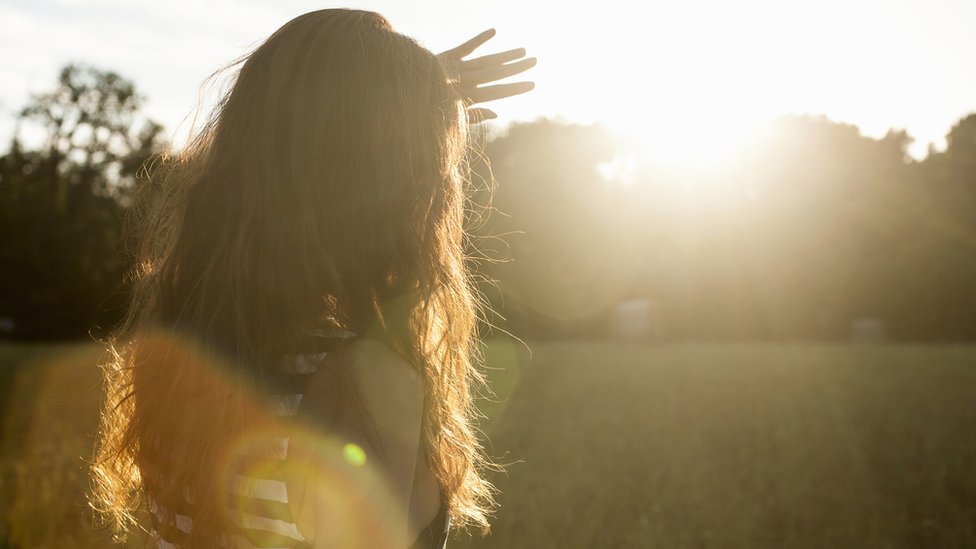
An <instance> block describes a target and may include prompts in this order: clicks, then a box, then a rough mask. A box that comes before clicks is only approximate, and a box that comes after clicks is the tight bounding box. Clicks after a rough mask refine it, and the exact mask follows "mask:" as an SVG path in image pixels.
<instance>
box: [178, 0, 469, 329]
mask: <svg viewBox="0 0 976 549" xmlns="http://www.w3.org/2000/svg"><path fill="white" fill-rule="evenodd" d="M462 113H463V109H462V108H461V104H460V100H459V98H458V96H457V94H456V92H455V91H454V89H453V88H452V86H451V85H450V84H449V82H448V81H447V79H446V78H445V76H444V73H443V71H442V70H441V68H440V66H439V64H438V62H437V59H436V57H435V56H434V55H433V54H431V53H430V52H429V51H427V50H425V49H423V48H422V47H420V46H419V45H417V44H416V43H415V42H413V41H412V40H411V39H409V38H407V37H405V36H403V35H400V34H397V33H396V32H394V31H393V30H392V29H391V28H390V26H389V24H388V23H387V22H386V21H385V20H384V19H383V18H382V17H380V16H379V15H377V14H374V13H370V12H359V11H347V10H323V11H318V12H313V13H309V14H306V15H303V16H301V17H298V18H296V19H294V20H293V21H291V22H289V23H288V24H286V25H285V26H284V27H282V28H281V29H280V30H279V31H277V32H276V33H275V34H274V35H272V36H271V37H270V38H269V39H268V40H267V41H266V42H265V43H264V44H263V45H262V46H261V47H260V48H258V49H257V50H256V51H255V52H254V53H253V54H252V55H251V56H250V57H249V58H248V59H247V60H246V61H245V62H244V64H243V66H242V67H241V70H240V74H239V76H238V78H237V82H236V85H235V86H234V87H233V90H232V91H231V93H230V94H229V95H228V97H227V98H226V101H225V102H224V103H223V104H222V105H221V107H220V110H219V114H218V116H217V117H216V118H215V120H214V121H213V123H212V126H211V127H210V128H208V131H206V132H205V134H204V135H203V136H202V138H201V139H202V141H203V142H202V143H197V144H196V146H197V147H199V148H200V149H206V150H205V151H204V150H200V151H193V152H194V153H196V154H197V155H198V156H199V158H198V159H193V160H195V161H202V165H201V166H198V167H195V168H196V169H199V174H198V175H196V174H195V175H194V181H193V183H192V188H188V189H186V191H187V196H186V209H185V212H184V218H183V220H182V222H181V225H182V227H181V235H180V238H179V240H178V242H177V247H178V248H179V251H178V253H179V254H180V256H181V257H180V262H181V263H182V264H181V265H179V266H178V271H177V269H173V271H174V272H172V273H170V276H171V280H168V282H170V283H172V284H173V286H174V288H176V289H177V290H176V291H177V293H178V295H179V297H181V298H182V297H184V296H187V297H189V296H191V295H192V296H193V299H194V300H195V301H197V302H199V301H200V299H199V297H198V296H200V297H204V298H205V299H206V298H212V299H217V300H224V301H226V303H223V305H224V306H226V307H229V308H239V309H243V310H245V311H249V312H255V311H261V312H263V313H264V314H262V315H261V317H260V318H252V319H251V320H252V321H253V322H260V323H262V324H265V323H268V322H269V321H271V322H275V323H277V324H278V325H280V326H283V327H285V330H287V331H291V332H293V331H294V330H293V329H294V328H295V327H296V326H295V323H308V322H310V321H314V320H316V318H315V317H317V316H319V315H320V314H321V313H322V312H323V306H324V305H325V304H324V303H323V302H322V297H323V296H329V297H330V298H332V299H333V300H337V301H338V305H339V306H338V311H337V312H338V313H339V314H340V315H342V316H343V317H344V318H341V319H336V320H339V321H340V322H343V323H352V324H353V326H351V327H352V328H354V329H361V328H363V327H364V326H363V325H364V324H368V323H370V322H371V321H372V319H371V317H372V316H373V310H372V303H373V301H374V300H375V299H376V298H379V300H380V301H385V300H386V299H388V298H389V297H390V295H391V294H397V293H402V292H405V291H408V290H417V289H420V286H423V285H430V284H434V283H436V281H435V280H433V278H435V277H436V276H437V274H436V271H437V270H438V269H439V268H440V267H442V265H441V264H440V260H441V256H442V255H443V254H444V253H445V250H443V247H444V246H448V245H450V244H451V243H452V242H451V241H452V240H457V238H456V237H458V236H459V235H458V234H455V233H453V232H451V231H453V230H454V229H455V227H454V225H456V224H457V223H458V222H459V219H458V218H457V216H458V215H459V213H460V211H461V200H462V189H461V184H462V180H461V178H460V174H459V173H458V170H459V168H460V162H461V158H462V155H463V148H464V135H465V133H464V124H463V118H462V116H463V115H462ZM445 230H447V231H448V232H449V233H450V234H444V231H445ZM228 262H237V263H238V264H237V265H229V264H228ZM174 267H176V266H175V265H174ZM220 271H223V272H222V273H221V275H222V276H219V277H207V276H204V277H203V280H202V281H201V280H200V279H199V277H200V275H206V274H207V273H216V272H220ZM187 272H190V273H193V274H194V275H195V276H193V277H190V276H185V273H187ZM228 277H229V278H228ZM238 278H239V279H240V280H239V281H238V280H237V279H238ZM201 282H202V283H203V284H208V283H209V284H212V285H213V286H212V287H206V286H202V285H201ZM236 282H239V284H237V283H236ZM235 286H237V287H240V288H247V289H248V293H247V294H246V295H231V294H228V293H227V292H226V291H225V290H226V289H227V288H228V287H235ZM222 289H224V290H223V291H222ZM175 305H179V307H180V309H179V310H172V311H164V314H165V315H166V316H167V317H170V318H171V317H173V316H175V315H177V314H178V313H179V312H180V311H183V307H184V306H185V304H183V303H178V304H175ZM211 305H213V306H214V307H218V306H221V303H212V304H211ZM203 310H204V311H205V312H206V313H207V314H209V312H210V311H211V309H210V308H204V309H203ZM296 312H301V313H302V314H300V315H296V314H295V313H296ZM268 315H270V317H269V316H268Z"/></svg>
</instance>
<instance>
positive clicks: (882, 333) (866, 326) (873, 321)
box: [848, 316, 888, 343]
mask: <svg viewBox="0 0 976 549" xmlns="http://www.w3.org/2000/svg"><path fill="white" fill-rule="evenodd" d="M848 332H849V336H850V339H851V341H856V342H860V343H876V342H879V341H884V340H885V339H887V336H888V330H887V329H886V326H885V322H884V320H881V319H880V318H876V317H871V316H866V317H861V318H855V319H854V320H852V321H851V324H850V326H849V328H848Z"/></svg>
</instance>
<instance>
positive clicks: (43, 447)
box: [0, 343, 976, 549]
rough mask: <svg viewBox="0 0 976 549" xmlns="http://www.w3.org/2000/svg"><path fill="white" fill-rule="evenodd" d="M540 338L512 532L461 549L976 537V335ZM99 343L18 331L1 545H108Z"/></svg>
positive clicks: (5, 368) (506, 482) (515, 392)
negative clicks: (935, 343)
mask: <svg viewBox="0 0 976 549" xmlns="http://www.w3.org/2000/svg"><path fill="white" fill-rule="evenodd" d="M531 347H532V351H533V354H532V358H531V359H530V358H529V357H528V355H527V353H526V352H525V351H524V349H520V348H518V347H516V346H512V345H508V344H503V343H496V344H493V345H492V346H491V348H490V350H489V363H490V364H491V365H492V366H493V367H495V368H499V370H494V371H493V372H492V376H491V377H492V378H493V379H494V385H495V388H496V392H497V393H498V394H499V401H498V402H493V403H492V402H489V403H486V404H485V405H484V410H485V412H486V413H487V414H488V416H489V418H490V419H489V420H488V421H487V422H486V424H485V426H484V430H485V431H486V432H487V433H488V435H489V436H490V438H491V440H492V445H491V447H490V453H491V454H492V455H494V456H495V457H497V458H498V459H499V461H502V462H507V463H511V465H509V467H508V471H507V474H506V475H496V476H495V479H494V480H495V483H496V485H497V486H498V488H499V489H500V490H501V495H500V497H499V501H500V503H501V507H500V509H499V511H498V514H497V517H496V519H495V521H494V528H493V534H492V535H491V536H490V537H489V538H486V539H479V538H475V539H471V540H468V539H460V540H455V541H454V542H452V544H451V546H452V547H468V548H471V549H474V548H482V547H498V548H510V547H511V548H517V547H527V548H546V547H559V548H571V547H581V548H582V547H588V548H590V547H665V548H670V547H800V548H804V547H858V548H860V547H865V548H868V547H974V546H976V348H973V347H908V346H877V347H867V346H864V347H853V346H817V345H810V346H802V345H789V346H763V345H690V344H689V345H676V346H670V345H664V346H652V347H642V346H626V345H625V346H620V345H613V344H597V343H558V344H556V343H553V344H533V345H531ZM98 354H99V350H98V349H97V348H95V347H91V346H82V347H77V346H76V347H69V346H61V347H45V348H30V347H14V346H7V347H0V395H2V403H3V408H2V410H3V413H4V415H3V420H4V421H3V423H2V424H0V429H2V445H0V457H2V463H0V465H2V471H0V473H2V474H0V547H25V548H26V547H31V548H33V547H103V546H105V545H106V544H107V543H108V536H107V535H106V534H105V533H104V532H101V531H98V530H95V529H93V528H91V526H90V515H89V513H88V511H87V508H86V507H85V502H84V496H83V492H84V489H85V488H86V486H87V479H86V478H85V459H86V458H88V457H89V456H90V452H91V451H90V445H91V434H92V433H93V432H94V429H95V425H96V413H97V405H98V390H99V379H98V374H97V370H96V369H95V367H94V363H95V361H96V360H97V357H98ZM138 542H139V540H138V539H134V540H133V542H132V543H131V545H132V546H137V545H138Z"/></svg>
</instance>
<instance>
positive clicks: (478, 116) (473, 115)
mask: <svg viewBox="0 0 976 549" xmlns="http://www.w3.org/2000/svg"><path fill="white" fill-rule="evenodd" d="M467 112H468V124H480V123H482V122H485V121H488V120H494V119H496V118H498V114H496V113H495V111H493V110H491V109H485V108H483V107H472V108H470V109H468V111H467Z"/></svg>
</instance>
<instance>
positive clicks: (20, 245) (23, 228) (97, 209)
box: [0, 65, 162, 339]
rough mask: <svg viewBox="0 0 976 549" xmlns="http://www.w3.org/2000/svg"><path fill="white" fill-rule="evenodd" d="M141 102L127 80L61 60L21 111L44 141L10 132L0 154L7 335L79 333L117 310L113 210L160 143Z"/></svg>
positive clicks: (118, 264) (119, 265)
mask: <svg viewBox="0 0 976 549" xmlns="http://www.w3.org/2000/svg"><path fill="white" fill-rule="evenodd" d="M141 105H142V99H141V97H140V96H139V95H138V94H137V93H136V91H135V87H134V85H133V84H132V82H130V81H128V80H126V79H124V78H122V77H120V76H119V75H117V74H115V73H113V72H105V71H100V70H97V69H94V68H90V67H80V66H76V65H70V66H67V67H65V68H64V69H63V70H62V71H61V74H60V77H59V79H58V85H57V86H56V87H55V88H54V89H53V90H51V91H50V92H47V93H43V94H38V95H35V96H34V97H33V98H32V99H31V101H30V103H29V104H28V106H27V107H26V108H25V109H24V110H23V111H22V113H21V115H20V120H19V124H23V125H34V126H36V127H37V128H39V129H40V130H41V132H42V135H43V141H42V143H41V144H40V146H38V147H36V148H33V149H25V147H24V146H23V145H22V143H21V142H20V141H19V140H18V138H17V137H16V136H15V137H14V139H13V142H12V144H11V147H10V151H9V152H8V153H7V154H6V155H5V156H3V157H2V158H0V178H2V179H0V265H2V269H0V318H3V319H5V320H4V326H5V331H11V332H12V334H10V335H12V336H13V337H16V338H22V339H32V338H65V337H79V336H83V335H85V334H86V333H88V332H89V330H91V329H93V328H97V327H102V328H106V327H108V326H109V325H111V324H112V322H114V320H115V319H116V318H117V316H118V315H119V312H120V308H121V304H122V295H123V293H124V292H123V291H122V285H123V280H124V276H123V273H124V272H125V270H126V269H127V261H126V259H125V257H124V255H123V254H122V253H121V250H120V227H121V224H120V222H121V216H122V213H123V209H124V206H125V204H126V203H127V201H128V198H129V195H130V193H131V192H132V190H133V189H134V187H135V185H136V182H137V181H138V179H137V177H136V174H137V172H138V170H139V168H140V167H141V166H142V165H143V163H144V162H146V160H147V159H148V158H150V157H151V156H152V155H153V154H155V153H156V152H158V151H159V150H160V147H161V145H162V142H161V137H160V136H161V130H162V128H161V126H160V125H159V124H156V123H154V122H152V121H148V120H145V119H143V118H142V117H141V116H140V114H139V110H140V108H141ZM11 324H12V326H11Z"/></svg>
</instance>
